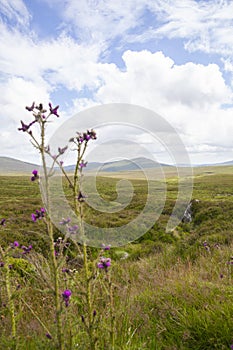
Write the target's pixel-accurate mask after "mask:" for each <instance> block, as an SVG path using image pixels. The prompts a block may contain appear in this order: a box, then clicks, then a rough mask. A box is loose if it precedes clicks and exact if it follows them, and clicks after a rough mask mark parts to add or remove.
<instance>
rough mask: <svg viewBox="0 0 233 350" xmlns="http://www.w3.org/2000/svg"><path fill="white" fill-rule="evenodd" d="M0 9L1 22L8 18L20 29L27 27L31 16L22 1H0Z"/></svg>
mask: <svg viewBox="0 0 233 350" xmlns="http://www.w3.org/2000/svg"><path fill="white" fill-rule="evenodd" d="M0 8H1V12H2V15H3V16H2V20H4V19H5V18H8V19H9V20H11V21H13V22H14V23H15V24H16V25H17V26H19V27H21V28H23V27H28V25H29V22H30V18H31V16H30V13H29V12H28V10H27V7H26V6H25V4H24V2H23V1H22V0H11V1H9V0H0ZM25 29H26V28H25Z"/></svg>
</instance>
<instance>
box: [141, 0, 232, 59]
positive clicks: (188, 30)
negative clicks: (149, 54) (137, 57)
mask: <svg viewBox="0 0 233 350" xmlns="http://www.w3.org/2000/svg"><path fill="white" fill-rule="evenodd" d="M149 3H150V10H151V11H153V12H154V14H155V16H156V17H157V19H158V20H159V22H160V26H159V27H158V28H155V29H154V30H153V31H149V32H148V37H150V36H151V35H155V36H159V37H168V38H182V39H186V44H185V48H186V49H187V50H189V51H198V50H199V51H203V52H206V53H217V54H220V55H229V54H232V52H233V49H232V47H233V46H232V44H233V27H232V24H233V17H232V13H233V2H232V1H217V0H214V1H193V0H183V1H179V0H175V1H171V0H165V1H161V0H157V1H149ZM145 37H146V35H145V33H144V39H145Z"/></svg>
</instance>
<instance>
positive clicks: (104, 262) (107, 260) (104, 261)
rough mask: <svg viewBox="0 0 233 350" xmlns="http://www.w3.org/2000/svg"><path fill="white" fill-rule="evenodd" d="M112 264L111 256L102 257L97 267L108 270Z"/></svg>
mask: <svg viewBox="0 0 233 350" xmlns="http://www.w3.org/2000/svg"><path fill="white" fill-rule="evenodd" d="M110 266H111V259H110V258H105V257H103V256H102V257H101V258H100V261H99V263H98V264H97V267H98V268H99V269H104V270H105V271H107V270H108V267H110Z"/></svg>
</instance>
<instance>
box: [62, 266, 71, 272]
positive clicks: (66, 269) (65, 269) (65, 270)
mask: <svg viewBox="0 0 233 350" xmlns="http://www.w3.org/2000/svg"><path fill="white" fill-rule="evenodd" d="M61 271H62V272H64V273H69V272H70V269H68V268H67V267H63V269H62V270H61Z"/></svg>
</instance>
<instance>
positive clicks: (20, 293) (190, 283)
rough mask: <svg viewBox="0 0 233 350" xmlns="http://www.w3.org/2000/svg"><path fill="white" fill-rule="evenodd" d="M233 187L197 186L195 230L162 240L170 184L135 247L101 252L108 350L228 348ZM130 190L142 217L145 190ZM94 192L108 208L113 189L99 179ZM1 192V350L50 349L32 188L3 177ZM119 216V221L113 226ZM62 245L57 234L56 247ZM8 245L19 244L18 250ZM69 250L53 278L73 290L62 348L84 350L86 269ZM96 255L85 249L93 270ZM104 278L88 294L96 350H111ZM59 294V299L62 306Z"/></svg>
mask: <svg viewBox="0 0 233 350" xmlns="http://www.w3.org/2000/svg"><path fill="white" fill-rule="evenodd" d="M218 171H219V169H218ZM222 171H223V172H224V169H222ZM232 181H233V175H231V174H225V175H220V174H218V173H216V174H215V173H214V174H207V175H205V176H196V178H195V181H194V191H193V198H195V199H199V202H197V203H194V206H193V220H192V222H191V223H181V224H180V225H179V227H177V228H176V230H175V231H174V232H173V233H171V234H168V233H165V225H166V222H167V219H168V216H169V214H170V212H171V209H172V207H173V205H174V197H175V193H176V186H174V181H170V180H168V191H167V202H166V205H165V208H164V210H163V213H162V215H161V217H160V219H159V220H158V221H157V222H156V223H155V225H154V226H153V227H152V228H151V229H150V230H149V231H148V232H147V233H146V234H145V235H144V236H143V237H141V238H140V239H139V240H138V241H136V242H132V243H131V244H128V245H127V246H123V247H119V248H112V249H110V250H108V251H106V252H105V253H107V256H108V257H109V258H111V262H112V265H111V267H110V268H111V278H112V282H111V283H112V285H113V290H114V322H115V326H114V327H115V335H114V336H115V349H135V350H136V349H164V350H165V349H167V350H172V349H230V347H231V345H232V343H233V324H232V317H233V306H232V305H233V303H232V298H233V289H232V261H233V259H232V245H233V221H232V215H233V186H232ZM132 182H133V184H134V186H135V188H136V192H135V193H136V197H137V200H136V203H137V205H138V206H139V207H140V205H143V204H144V195H145V196H146V183H145V182H143V181H142V180H132ZM98 183H99V189H101V191H102V195H103V197H104V196H105V198H114V195H115V193H114V187H115V183H116V180H115V179H111V178H99V179H98ZM137 188H138V189H140V191H139V190H138V193H137ZM0 189H1V204H0V213H1V218H6V221H5V222H4V223H3V224H2V225H1V227H0V228H1V246H2V247H3V249H4V251H6V250H7V249H9V254H8V262H7V263H8V265H9V266H11V268H10V269H9V270H7V271H8V272H9V273H8V278H9V279H10V286H11V295H10V300H9V299H8V297H9V295H8V294H7V290H6V270H5V271H4V269H6V265H5V266H2V267H1V270H0V272H1V279H2V282H1V294H0V297H1V300H0V301H1V307H0V317H1V328H0V332H1V341H0V348H1V349H13V348H14V347H13V346H16V345H15V344H17V348H18V349H56V344H55V343H54V342H53V339H50V335H51V334H53V333H54V329H55V327H56V325H55V323H54V322H55V315H54V308H53V301H52V300H53V295H52V293H51V283H52V282H51V276H50V274H49V268H48V263H47V259H48V256H49V242H48V238H47V236H46V235H45V229H46V228H45V223H44V222H43V221H42V220H38V221H37V222H33V221H32V220H31V213H33V212H35V210H36V209H37V208H40V207H41V206H42V201H41V195H40V191H39V187H38V186H37V184H35V183H33V182H31V181H30V174H29V176H28V177H22V176H18V177H17V176H15V177H13V176H12V177H4V176H3V177H1V178H0ZM85 205H86V204H85ZM134 210H136V209H134V205H131V207H130V208H128V209H127V215H129V216H130V215H131V216H133V215H134ZM86 213H87V214H86V215H87V216H89V219H90V220H96V222H97V223H98V224H102V225H103V226H104V225H106V221H107V222H108V225H111V222H112V224H115V223H116V215H115V214H114V215H113V216H111V215H109V214H108V215H107V216H106V215H104V214H102V215H98V216H95V215H94V213H93V212H92V211H91V210H89V209H88V208H86ZM125 215H126V213H125ZM125 215H118V224H119V225H120V224H121V223H122V222H123V221H124V220H125V218H124V217H125ZM111 220H112V221H111ZM122 220H123V221H122ZM4 224H5V225H4ZM59 237H60V232H59V231H58V230H57V231H55V232H54V241H55V242H56V241H57V240H59ZM14 242H19V246H17V243H14ZM70 243H71V246H70V248H69V253H68V254H67V258H66V264H65V267H66V269H67V270H66V271H67V272H62V269H61V272H60V278H61V284H62V287H63V286H67V289H68V286H69V288H70V290H71V289H72V296H71V297H70V298H69V305H68V307H67V308H66V307H65V306H64V305H63V311H62V312H63V313H65V314H66V313H68V311H69V315H68V317H67V315H65V316H64V315H63V316H64V317H63V330H64V336H65V346H66V349H75V348H78V349H88V348H89V345H88V344H89V343H88V335H87V333H86V332H85V329H84V327H83V315H84V314H85V312H86V310H85V306H84V304H83V303H82V293H84V294H85V287H84V286H83V283H84V281H85V278H84V276H83V261H82V257H81V256H79V255H78V254H76V253H75V252H76V250H75V249H76V248H75V247H74V246H72V242H70ZM14 244H15V245H16V246H14ZM30 245H31V246H32V249H31V250H30V252H29V253H28V254H24V255H22V251H24V250H23V249H22V248H21V247H22V246H25V247H29V246H30ZM8 247H10V248H8ZM98 254H99V250H98V249H95V248H89V249H88V256H89V259H90V263H91V262H95V261H96V258H97V257H98ZM99 272H102V271H100V270H99ZM98 274H99V273H98ZM105 277H106V276H105V274H101V275H100V279H99V280H98V283H96V284H95V300H94V303H95V310H96V311H95V310H94V311H95V312H96V315H95V317H96V337H97V338H98V340H97V343H96V348H97V349H108V348H109V349H111V344H110V342H109V332H110V328H111V315H110V314H109V312H110V307H109V299H108V297H107V295H108V293H107V294H105V290H104V288H106V281H105ZM104 283H105V284H104ZM104 285H105V287H104ZM107 288H108V286H107ZM64 289H65V287H64V288H63V289H61V290H60V294H61V303H62V302H63V298H62V292H63V290H64ZM10 301H13V303H14V313H15V322H16V329H17V332H16V338H17V342H14V339H12V336H11V335H12V324H11V310H10V304H11V303H10ZM94 311H93V312H94ZM98 325H101V328H99V326H98Z"/></svg>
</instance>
